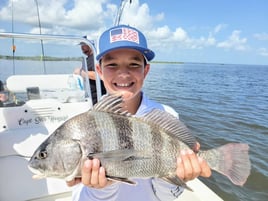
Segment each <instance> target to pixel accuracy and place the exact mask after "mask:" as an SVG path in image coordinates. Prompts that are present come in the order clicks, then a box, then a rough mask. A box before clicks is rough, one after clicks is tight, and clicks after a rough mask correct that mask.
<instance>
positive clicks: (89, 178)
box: [82, 159, 107, 188]
mask: <svg viewBox="0 0 268 201" xmlns="http://www.w3.org/2000/svg"><path fill="white" fill-rule="evenodd" d="M82 183H83V184H84V185H86V186H88V187H93V188H103V187H105V186H106V185H107V178H106V175H105V169H104V168H103V167H101V166H100V161H99V160H98V159H93V160H86V161H85V162H84V166H83V168H82Z"/></svg>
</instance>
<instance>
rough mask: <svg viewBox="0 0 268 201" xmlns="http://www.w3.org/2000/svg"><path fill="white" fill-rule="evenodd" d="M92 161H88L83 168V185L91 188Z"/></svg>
mask: <svg viewBox="0 0 268 201" xmlns="http://www.w3.org/2000/svg"><path fill="white" fill-rule="evenodd" d="M91 172H92V160H86V161H85V162H84V165H83V167H82V183H83V184H84V185H85V186H91Z"/></svg>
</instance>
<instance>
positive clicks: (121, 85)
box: [114, 82, 134, 88]
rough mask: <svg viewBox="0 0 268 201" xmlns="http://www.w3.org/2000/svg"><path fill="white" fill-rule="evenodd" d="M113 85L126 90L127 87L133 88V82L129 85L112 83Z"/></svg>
mask: <svg viewBox="0 0 268 201" xmlns="http://www.w3.org/2000/svg"><path fill="white" fill-rule="evenodd" d="M114 85H115V86H116V87H122V88H124V87H126V88H127V87H131V86H133V85H134V82H130V83H114Z"/></svg>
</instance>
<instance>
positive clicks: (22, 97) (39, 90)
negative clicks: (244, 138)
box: [0, 33, 222, 201]
mask: <svg viewBox="0 0 268 201" xmlns="http://www.w3.org/2000/svg"><path fill="white" fill-rule="evenodd" d="M0 39H1V40H2V39H4V40H10V39H15V40H16V42H17V43H18V44H23V48H26V49H27V47H26V45H29V46H30V47H29V48H33V47H32V46H33V44H34V43H40V41H41V40H42V42H43V43H44V44H45V46H46V47H50V45H51V44H53V45H56V44H58V45H59V46H62V45H64V47H60V48H59V49H61V50H63V49H64V50H65V48H66V47H65V45H66V44H68V45H69V46H71V47H70V48H66V50H69V49H71V48H75V49H76V51H79V52H81V51H80V48H79V47H77V44H78V43H80V42H85V43H87V44H88V45H90V46H91V47H92V48H93V49H94V50H95V47H94V45H93V43H92V42H91V41H89V40H87V38H85V37H77V36H63V35H62V36H59V35H42V34H36V35H35V34H22V33H0ZM19 40H22V41H23V42H21V43H20V42H19ZM34 41H35V42H34ZM55 49H56V50H57V48H54V47H52V49H51V50H49V51H52V52H54V53H55V51H53V50H55ZM49 51H47V52H49ZM80 54H82V53H80ZM70 57H71V56H70V55H68V54H67V55H65V56H64V57H59V56H54V57H52V56H51V57H48V58H47V60H46V61H45V58H43V57H41V58H40V59H38V61H36V56H34V57H31V56H23V57H22V58H23V59H24V60H16V59H15V61H13V63H15V64H16V66H15V68H14V66H13V71H12V70H10V71H8V70H7V71H8V72H11V73H10V74H7V75H5V76H3V73H1V74H0V76H1V77H0V79H2V77H5V78H4V79H5V80H2V81H3V83H4V85H5V91H4V93H5V95H7V96H8V98H7V100H6V101H4V102H2V104H1V106H0V164H1V165H0V178H1V180H0V185H1V188H0V200H2V201H21V200H36V201H52V200H53V201H70V200H71V191H72V188H70V187H68V186H67V185H66V182H65V181H63V180H60V179H54V178H46V179H41V180H34V179H32V173H31V172H30V170H29V169H28V167H27V163H28V160H29V157H30V156H31V155H32V154H33V152H34V151H35V149H36V148H37V147H38V146H39V144H40V143H41V142H42V141H44V140H45V139H46V138H47V137H48V136H49V134H50V133H52V132H53V131H54V130H55V129H56V128H57V127H58V126H60V125H61V124H62V123H63V122H65V121H66V120H67V119H69V118H71V117H73V116H75V115H77V114H79V113H82V112H85V111H87V110H89V109H90V108H91V107H92V101H91V93H90V87H89V82H88V79H84V78H82V77H81V76H79V75H74V74H72V72H73V71H72V70H73V69H72V67H75V66H72V67H71V68H69V69H66V61H64V60H66V58H67V59H68V58H70ZM18 58H19V57H18ZM18 58H17V59H18ZM37 58H39V57H37ZM71 58H72V57H71ZM74 58H75V57H74ZM79 58H80V60H79ZM13 59H14V58H13ZM20 59H21V58H20ZM31 59H34V60H35V61H34V63H35V65H36V66H37V62H38V63H41V65H40V66H39V67H36V66H34V67H35V68H38V69H39V70H36V69H35V70H34V69H32V68H29V69H23V70H20V72H19V70H18V69H19V68H24V67H23V66H20V63H26V64H27V65H30V63H29V62H28V60H31ZM48 59H49V60H54V61H53V62H52V61H48ZM26 61H27V62H26ZM61 61H63V64H64V66H63V67H62V66H61V65H60V62H61ZM55 62H56V63H57V65H56V66H55V65H53V67H51V66H50V65H52V64H53V63H55ZM77 62H78V63H80V62H85V58H84V57H83V56H81V55H80V57H78V59H77ZM10 63H11V62H10ZM67 63H70V61H67ZM0 64H1V63H0ZM1 65H3V64H1ZM84 66H85V65H84ZM8 67H9V68H10V69H12V65H10V66H8ZM0 68H3V66H0ZM17 68H18V69H17ZM1 70H2V69H1ZM84 70H87V69H86V68H85V69H84ZM97 83H98V84H97V89H98V97H99V98H100V83H99V78H98V82H97ZM187 185H189V186H190V188H192V189H193V191H188V190H185V191H184V192H183V193H182V195H181V196H179V198H178V199H177V201H185V200H191V201H208V200H213V201H222V199H221V198H220V197H219V196H217V195H216V194H215V193H214V192H213V191H212V190H210V189H209V188H208V187H207V186H206V185H205V184H203V183H202V182H201V181H200V180H198V179H195V180H193V181H190V182H188V183H187Z"/></svg>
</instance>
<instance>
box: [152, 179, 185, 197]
mask: <svg viewBox="0 0 268 201" xmlns="http://www.w3.org/2000/svg"><path fill="white" fill-rule="evenodd" d="M152 186H153V190H154V193H155V195H156V196H157V198H158V199H159V200H161V201H173V200H175V199H176V198H178V197H179V196H180V195H181V194H182V192H183V191H184V188H183V187H181V186H176V185H173V184H170V183H168V182H166V181H164V180H162V179H160V178H153V179H152Z"/></svg>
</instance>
